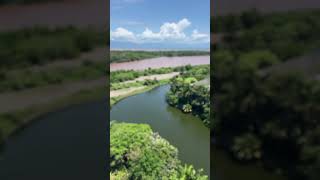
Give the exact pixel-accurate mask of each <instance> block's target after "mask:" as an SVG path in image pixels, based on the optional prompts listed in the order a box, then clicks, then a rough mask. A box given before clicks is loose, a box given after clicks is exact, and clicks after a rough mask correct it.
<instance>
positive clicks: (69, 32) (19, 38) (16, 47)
mask: <svg viewBox="0 0 320 180" xmlns="http://www.w3.org/2000/svg"><path fill="white" fill-rule="evenodd" d="M0 40H1V41H0V49H1V50H0V60H1V63H0V64H1V65H0V69H7V68H24V67H26V66H32V65H39V64H45V63H48V62H51V61H56V60H61V59H68V58H73V57H76V56H78V55H80V53H81V52H85V51H89V50H91V49H93V48H94V47H96V46H98V45H103V44H104V41H105V40H106V39H105V37H104V36H103V33H99V32H95V31H93V30H90V29H85V30H78V29H76V28H73V27H66V28H56V29H48V28H45V27H34V28H29V29H22V30H18V31H14V32H1V33H0Z"/></svg>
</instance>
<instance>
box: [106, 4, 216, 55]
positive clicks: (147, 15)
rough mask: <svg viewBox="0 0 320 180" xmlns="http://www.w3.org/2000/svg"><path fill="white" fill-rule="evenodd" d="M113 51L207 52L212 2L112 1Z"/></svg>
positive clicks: (111, 34)
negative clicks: (193, 50) (187, 50)
mask: <svg viewBox="0 0 320 180" xmlns="http://www.w3.org/2000/svg"><path fill="white" fill-rule="evenodd" d="M110 2H111V33H110V36H111V48H112V49H148V48H151V49H208V48H209V44H210V34H209V33H210V0H111V1H110Z"/></svg>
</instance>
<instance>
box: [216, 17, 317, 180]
mask: <svg viewBox="0 0 320 180" xmlns="http://www.w3.org/2000/svg"><path fill="white" fill-rule="evenodd" d="M246 13H249V14H250V13H253V14H255V13H257V12H254V11H250V12H246ZM246 13H243V14H242V15H240V16H239V17H236V16H234V17H232V16H226V17H220V18H217V21H218V22H217V23H218V24H219V23H225V26H226V27H225V28H226V29H227V27H228V29H229V28H230V27H231V26H235V24H236V22H237V23H238V21H239V19H240V21H241V23H240V24H243V25H241V26H239V27H237V28H234V29H233V30H232V31H228V32H225V34H226V36H225V37H224V39H223V42H222V43H218V44H216V45H215V47H214V48H215V53H214V54H213V59H214V61H213V65H214V67H215V72H214V75H213V76H212V81H213V82H214V86H213V89H214V93H215V99H214V101H215V112H218V113H215V119H214V123H212V124H211V128H212V133H211V134H213V138H214V142H215V143H216V145H218V146H220V147H222V148H224V149H226V150H227V151H228V152H230V153H231V154H232V156H233V157H234V158H235V159H237V160H238V161H240V162H256V161H258V162H261V163H262V164H263V165H264V167H266V168H267V169H270V170H272V171H274V172H277V173H281V174H283V175H285V176H286V177H288V178H289V179H307V180H311V179H319V177H320V176H319V171H318V169H319V167H320V166H319V164H320V163H319V162H320V151H319V147H320V146H319V145H320V143H319V141H318V140H319V138H320V133H319V129H320V128H319V118H318V117H319V115H320V109H319V105H320V96H319V94H320V83H319V81H314V80H312V77H307V76H306V75H304V73H303V72H272V73H263V74H262V73H261V72H262V70H263V69H264V68H267V67H270V66H276V65H278V64H280V63H282V62H284V61H288V60H289V58H292V57H297V56H298V55H302V54H305V53H307V52H309V51H311V50H312V49H313V48H315V47H316V46H318V45H319V38H318V37H319V34H318V32H317V31H318V30H319V29H320V24H319V21H317V20H316V19H317V18H316V17H319V15H320V14H319V12H318V11H313V12H310V13H307V12H299V13H298V12H295V13H294V12H288V13H282V14H272V15H264V16H262V15H260V14H255V16H256V17H255V16H250V17H251V18H253V19H250V18H249V16H248V15H246ZM229 18H230V19H233V18H235V19H233V20H230V19H229ZM243 18H244V19H246V18H249V19H250V20H249V19H246V20H244V19H243ZM229 21H230V22H229ZM244 22H246V23H244ZM218 24H217V25H216V26H218ZM244 24H245V25H244ZM223 26H224V25H220V28H222V29H216V31H217V32H222V31H223V30H226V29H223ZM316 139H317V140H316Z"/></svg>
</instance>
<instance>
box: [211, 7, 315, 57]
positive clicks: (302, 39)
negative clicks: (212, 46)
mask: <svg viewBox="0 0 320 180" xmlns="http://www.w3.org/2000/svg"><path fill="white" fill-rule="evenodd" d="M319 18H320V10H306V11H297V12H294V11H292V12H281V13H272V14H260V13H259V12H258V11H256V10H250V11H246V12H243V13H241V14H230V15H227V16H216V17H213V18H212V23H211V25H212V29H213V31H214V33H220V34H223V35H224V38H223V42H222V43H220V44H219V46H220V47H219V48H222V47H223V48H225V49H232V50H233V52H234V53H242V52H250V51H256V50H266V51H270V52H272V53H273V54H274V55H275V56H276V57H278V58H279V59H280V60H282V61H285V60H288V59H289V58H291V57H295V56H299V55H302V54H305V53H306V52H309V51H310V50H311V49H313V48H316V47H319V45H320V34H319V31H320V21H319Z"/></svg>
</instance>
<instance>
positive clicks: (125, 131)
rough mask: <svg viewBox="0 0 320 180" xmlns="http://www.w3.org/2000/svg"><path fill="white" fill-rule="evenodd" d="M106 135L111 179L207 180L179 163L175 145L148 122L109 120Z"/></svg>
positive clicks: (199, 171)
mask: <svg viewBox="0 0 320 180" xmlns="http://www.w3.org/2000/svg"><path fill="white" fill-rule="evenodd" d="M110 134H111V135H110V162H111V163H110V166H111V172H110V176H111V179H117V180H118V179H119V180H120V179H154V180H156V179H188V180H207V179H208V177H207V176H205V175H202V171H201V170H195V169H194V168H193V166H192V165H186V164H183V163H181V161H180V160H179V159H178V150H177V148H175V147H174V146H172V145H171V144H170V143H169V142H168V141H167V140H165V139H163V138H162V137H161V136H160V135H159V134H157V133H155V132H153V131H152V129H151V128H150V126H149V125H146V124H129V123H118V122H115V121H113V122H111V127H110Z"/></svg>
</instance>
